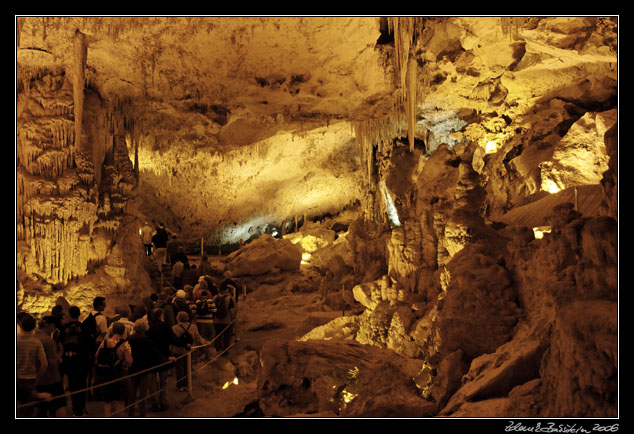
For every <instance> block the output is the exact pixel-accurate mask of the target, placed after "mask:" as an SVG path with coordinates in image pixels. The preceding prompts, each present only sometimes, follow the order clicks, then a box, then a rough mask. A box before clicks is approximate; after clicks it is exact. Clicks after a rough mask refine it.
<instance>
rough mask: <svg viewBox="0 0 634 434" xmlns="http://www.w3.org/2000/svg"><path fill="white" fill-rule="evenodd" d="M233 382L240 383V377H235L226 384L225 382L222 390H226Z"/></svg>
mask: <svg viewBox="0 0 634 434" xmlns="http://www.w3.org/2000/svg"><path fill="white" fill-rule="evenodd" d="M232 384H235V385H236V386H237V385H238V377H236V378H234V379H233V381H227V382H226V383H225V384H223V386H222V390H225V389H226V388H228V387H229V386H231V385H232Z"/></svg>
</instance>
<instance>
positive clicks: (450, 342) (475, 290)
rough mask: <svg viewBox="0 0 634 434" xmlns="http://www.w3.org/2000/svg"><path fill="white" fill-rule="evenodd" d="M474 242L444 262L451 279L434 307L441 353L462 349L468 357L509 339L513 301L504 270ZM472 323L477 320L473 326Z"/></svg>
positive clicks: (514, 309) (514, 316) (513, 320)
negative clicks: (475, 325)
mask: <svg viewBox="0 0 634 434" xmlns="http://www.w3.org/2000/svg"><path fill="white" fill-rule="evenodd" d="M491 254H492V253H491V252H487V251H486V250H481V248H479V247H477V245H475V244H467V246H466V247H465V248H464V249H463V250H461V251H460V252H459V253H457V254H456V256H454V258H453V259H452V261H451V262H450V263H449V264H448V265H447V268H448V269H449V271H450V274H451V283H450V284H449V287H448V289H447V295H446V296H445V298H444V300H443V301H442V302H441V304H440V306H439V308H438V325H439V330H440V335H441V353H443V354H448V353H451V352H453V351H455V350H457V349H462V350H463V351H464V352H465V355H466V356H467V357H468V358H473V357H477V356H478V355H481V354H483V353H487V352H492V351H495V349H496V348H497V347H498V346H500V345H502V344H503V343H504V342H506V341H507V340H508V339H510V337H511V335H512V331H513V328H514V326H515V324H516V323H517V314H518V312H517V307H518V306H517V304H516V303H515V301H514V300H515V297H516V296H515V292H514V289H513V287H512V286H511V279H510V276H509V274H508V271H507V270H506V269H505V268H504V267H502V266H500V265H498V264H497V261H496V259H495V257H494V258H491V256H490V255H491ZM472 324H479V326H478V327H477V328H474V327H473V326H472Z"/></svg>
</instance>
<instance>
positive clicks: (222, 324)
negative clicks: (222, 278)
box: [214, 285, 235, 353]
mask: <svg viewBox="0 0 634 434" xmlns="http://www.w3.org/2000/svg"><path fill="white" fill-rule="evenodd" d="M234 293H235V287H234V286H233V285H225V286H222V287H220V288H219V294H218V295H217V296H216V297H215V299H214V304H215V305H216V313H215V314H214V329H215V332H216V341H215V345H216V350H217V351H218V352H219V353H220V352H222V351H224V350H226V349H227V348H229V346H230V345H231V340H232V337H233V328H234V326H233V320H234V318H235V302H234V301H233V296H232V294H234ZM221 335H222V336H221Z"/></svg>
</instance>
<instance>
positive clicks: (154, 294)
mask: <svg viewBox="0 0 634 434" xmlns="http://www.w3.org/2000/svg"><path fill="white" fill-rule="evenodd" d="M158 299H159V296H158V294H157V293H156V292H153V293H152V294H150V300H152V301H153V302H154V303H156V302H157V301H158Z"/></svg>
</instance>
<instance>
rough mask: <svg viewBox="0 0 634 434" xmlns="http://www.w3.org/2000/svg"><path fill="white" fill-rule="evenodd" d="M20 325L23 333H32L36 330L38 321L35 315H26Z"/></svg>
mask: <svg viewBox="0 0 634 434" xmlns="http://www.w3.org/2000/svg"><path fill="white" fill-rule="evenodd" d="M19 325H20V328H21V329H22V331H23V332H25V333H30V332H32V331H33V329H34V328H35V325H36V321H35V318H33V315H31V314H26V315H23V316H22V319H21V320H20V322H19Z"/></svg>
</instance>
